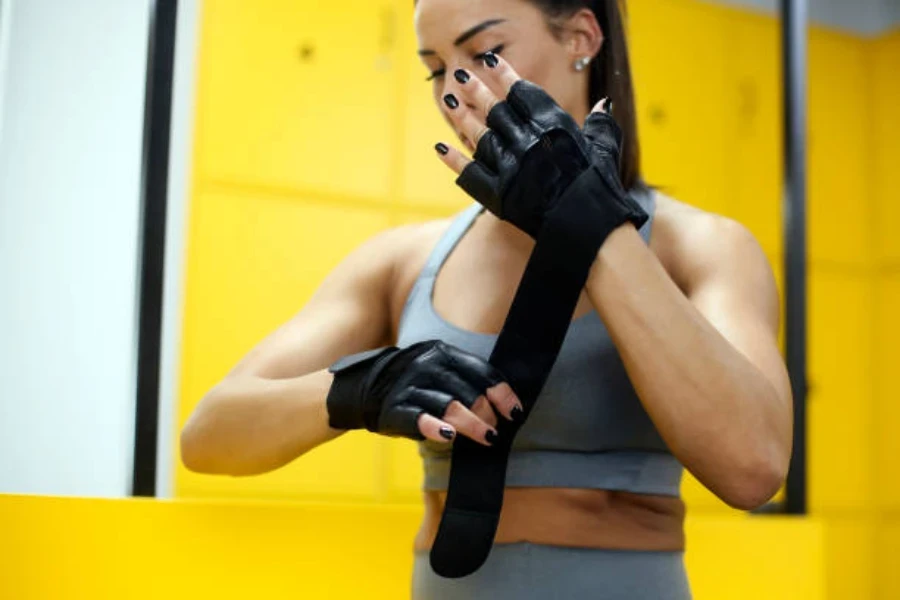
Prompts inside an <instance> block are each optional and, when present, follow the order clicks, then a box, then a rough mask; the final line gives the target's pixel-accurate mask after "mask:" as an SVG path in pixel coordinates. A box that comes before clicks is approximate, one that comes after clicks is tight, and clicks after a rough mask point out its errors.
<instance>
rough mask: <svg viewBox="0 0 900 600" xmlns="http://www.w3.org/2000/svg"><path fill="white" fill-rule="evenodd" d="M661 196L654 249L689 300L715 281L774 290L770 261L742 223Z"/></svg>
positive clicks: (652, 243) (655, 224) (657, 210)
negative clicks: (745, 284)
mask: <svg viewBox="0 0 900 600" xmlns="http://www.w3.org/2000/svg"><path fill="white" fill-rule="evenodd" d="M655 194H656V215H655V218H654V221H653V236H652V239H651V247H652V248H653V250H654V252H655V253H656V254H657V256H658V257H659V259H660V261H661V262H662V263H663V265H664V266H665V268H666V270H667V271H668V272H669V274H670V275H671V276H672V278H673V279H674V280H675V281H676V283H677V284H678V285H679V287H681V289H682V290H683V291H684V292H685V293H686V294H688V295H690V293H691V291H692V290H693V289H694V288H695V287H697V286H699V285H702V284H704V283H706V282H708V281H709V280H710V278H713V277H715V278H718V279H726V278H731V279H734V280H735V282H736V283H739V282H740V281H742V280H743V281H747V282H752V283H753V284H755V285H759V284H769V283H771V285H772V287H774V276H773V274H772V270H771V265H770V264H769V261H768V258H767V257H766V255H765V253H764V252H763V250H762V248H761V247H760V245H759V242H758V241H757V240H756V238H755V237H754V235H753V233H752V232H751V231H750V230H749V229H747V227H745V226H744V225H742V224H741V223H740V222H738V221H736V220H734V219H731V218H729V217H725V216H722V215H718V214H715V213H711V212H707V211H704V210H701V209H699V208H696V207H694V206H691V205H689V204H686V203H684V202H681V201H679V200H676V199H674V198H671V197H669V196H666V195H665V194H662V193H661V192H655Z"/></svg>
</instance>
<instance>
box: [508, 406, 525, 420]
mask: <svg viewBox="0 0 900 600" xmlns="http://www.w3.org/2000/svg"><path fill="white" fill-rule="evenodd" d="M509 414H510V416H512V420H513V421H514V422H516V423H521V422H522V421H524V420H525V412H524V411H523V410H522V408H521V407H520V406H513V409H512V411H510V413H509Z"/></svg>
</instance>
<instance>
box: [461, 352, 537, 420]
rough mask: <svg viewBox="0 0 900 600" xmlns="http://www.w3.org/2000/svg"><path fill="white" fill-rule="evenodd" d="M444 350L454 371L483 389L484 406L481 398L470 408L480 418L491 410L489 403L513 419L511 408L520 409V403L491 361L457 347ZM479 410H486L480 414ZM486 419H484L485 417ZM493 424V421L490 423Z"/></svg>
mask: <svg viewBox="0 0 900 600" xmlns="http://www.w3.org/2000/svg"><path fill="white" fill-rule="evenodd" d="M445 352H446V353H447V355H448V356H449V357H450V359H451V360H452V361H453V367H454V368H455V369H456V371H457V372H458V373H459V374H460V376H462V377H463V378H465V379H466V381H468V382H469V383H471V384H472V385H473V386H475V388H477V389H478V390H484V392H483V393H484V394H485V396H484V400H485V402H484V406H483V407H482V406H480V405H479V402H480V401H481V398H479V400H478V401H476V403H475V404H474V405H473V407H472V410H473V412H475V414H477V415H478V416H479V417H481V418H482V419H484V418H485V415H487V414H488V413H490V414H491V415H493V412H494V411H493V410H491V409H490V406H489V404H492V405H493V406H494V407H495V408H496V409H497V410H498V411H499V412H500V414H502V415H503V416H504V417H506V418H507V419H509V420H514V418H515V417H514V415H513V409H514V408H516V407H518V408H519V410H520V411H521V410H522V403H521V402H520V401H519V399H518V398H517V397H516V395H515V394H514V393H513V390H512V388H511V387H510V386H509V384H508V383H506V382H505V381H504V377H503V374H502V373H500V371H499V370H497V368H496V367H494V365H492V364H491V363H489V362H487V361H484V360H482V359H481V358H480V357H478V356H475V355H474V354H470V353H468V352H465V351H463V350H460V349H459V348H455V347H453V346H447V348H446V349H445ZM481 410H486V411H488V412H486V413H484V414H482V412H480V411H481ZM485 420H486V419H485ZM491 424H492V425H493V424H495V423H494V422H492V423H491Z"/></svg>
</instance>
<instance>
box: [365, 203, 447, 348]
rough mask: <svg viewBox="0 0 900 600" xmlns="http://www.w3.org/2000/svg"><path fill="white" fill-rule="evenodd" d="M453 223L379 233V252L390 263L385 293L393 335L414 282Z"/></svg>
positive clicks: (444, 221) (441, 221) (439, 221)
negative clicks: (386, 294) (387, 287)
mask: <svg viewBox="0 0 900 600" xmlns="http://www.w3.org/2000/svg"><path fill="white" fill-rule="evenodd" d="M452 221H453V219H452V218H447V219H435V220H431V221H423V222H419V223H412V224H408V225H401V226H399V227H395V228H392V229H389V230H387V231H385V232H383V233H382V234H380V236H379V237H380V240H379V243H380V245H381V246H382V249H381V251H383V252H384V253H385V255H386V257H387V259H388V260H389V261H390V283H389V286H390V287H389V289H388V291H387V293H388V302H389V305H390V313H391V314H390V320H391V324H392V328H393V329H394V331H395V332H396V329H397V326H398V323H399V320H400V315H401V314H402V312H403V307H404V305H405V304H406V299H407V298H408V296H409V294H410V292H411V291H412V287H413V285H414V284H415V282H416V279H417V278H418V276H419V274H420V273H421V271H422V269H423V268H424V266H425V262H426V261H427V260H428V256H429V255H430V254H431V251H432V249H433V248H434V246H435V244H437V242H438V240H439V239H440V238H441V236H442V235H443V234H444V232H446V231H447V229H448V228H449V227H450V224H451V223H452Z"/></svg>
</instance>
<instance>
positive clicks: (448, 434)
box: [441, 427, 453, 440]
mask: <svg viewBox="0 0 900 600" xmlns="http://www.w3.org/2000/svg"><path fill="white" fill-rule="evenodd" d="M441 437H442V438H444V439H445V440H452V439H453V430H452V429H450V428H449V427H441Z"/></svg>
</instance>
